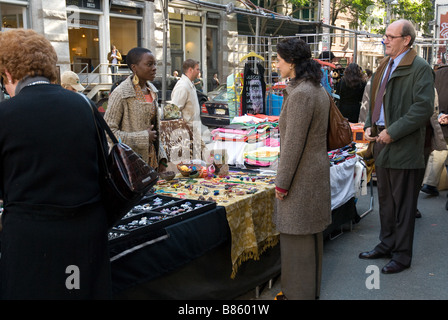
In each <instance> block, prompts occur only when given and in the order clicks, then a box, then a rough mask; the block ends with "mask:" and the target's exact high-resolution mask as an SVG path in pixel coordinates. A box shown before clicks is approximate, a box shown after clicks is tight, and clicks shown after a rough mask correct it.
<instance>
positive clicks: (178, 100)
mask: <svg viewBox="0 0 448 320" xmlns="http://www.w3.org/2000/svg"><path fill="white" fill-rule="evenodd" d="M199 72H200V70H199V62H197V61H194V60H192V59H187V60H186V61H185V62H184V64H183V74H182V76H181V78H180V79H179V81H177V83H176V85H175V86H174V88H173V91H172V92H171V101H172V103H174V104H175V105H177V106H178V107H179V109H180V110H181V112H182V118H183V119H184V121H185V122H186V123H187V125H188V126H189V127H190V129H191V132H192V134H193V145H192V147H193V150H192V151H193V153H192V156H193V159H201V158H202V148H203V145H204V144H203V142H202V137H201V131H202V130H201V126H202V122H201V115H200V106H199V101H198V96H197V93H196V88H195V86H194V84H193V81H194V80H195V79H196V78H197V77H198V75H199Z"/></svg>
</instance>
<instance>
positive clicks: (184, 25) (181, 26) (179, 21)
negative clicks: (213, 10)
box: [169, 13, 203, 74]
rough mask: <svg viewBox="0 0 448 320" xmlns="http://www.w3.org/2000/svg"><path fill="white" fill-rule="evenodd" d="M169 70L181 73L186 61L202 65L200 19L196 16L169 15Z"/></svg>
mask: <svg viewBox="0 0 448 320" xmlns="http://www.w3.org/2000/svg"><path fill="white" fill-rule="evenodd" d="M169 19H170V52H171V70H172V71H174V70H177V71H179V73H180V74H181V73H182V64H183V61H184V60H186V59H194V60H197V61H199V62H200V63H202V45H203V44H202V24H201V21H202V18H201V17H200V16H197V15H188V14H180V13H169Z"/></svg>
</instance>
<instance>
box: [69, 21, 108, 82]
mask: <svg viewBox="0 0 448 320" xmlns="http://www.w3.org/2000/svg"><path fill="white" fill-rule="evenodd" d="M68 27H69V29H68V40H69V47H70V61H71V63H72V69H73V71H75V72H77V73H79V72H82V73H87V72H92V71H94V70H95V71H96V72H98V69H96V68H97V66H98V65H99V63H100V57H99V35H98V16H97V15H92V14H85V13H81V14H80V17H79V20H78V21H76V22H75V23H71V21H70V19H69V20H68Z"/></svg>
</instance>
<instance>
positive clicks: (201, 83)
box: [194, 72, 204, 92]
mask: <svg viewBox="0 0 448 320" xmlns="http://www.w3.org/2000/svg"><path fill="white" fill-rule="evenodd" d="M194 86H195V87H196V90H198V91H200V92H202V91H203V90H204V81H203V80H202V76H201V72H199V74H198V76H197V78H196V79H194Z"/></svg>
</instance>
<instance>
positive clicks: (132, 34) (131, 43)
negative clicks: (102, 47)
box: [110, 17, 141, 64]
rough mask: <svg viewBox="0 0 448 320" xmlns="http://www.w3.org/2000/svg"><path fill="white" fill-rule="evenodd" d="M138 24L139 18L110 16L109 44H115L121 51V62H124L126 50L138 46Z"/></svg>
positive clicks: (139, 37) (139, 23)
mask: <svg viewBox="0 0 448 320" xmlns="http://www.w3.org/2000/svg"><path fill="white" fill-rule="evenodd" d="M140 25H141V22H140V21H139V20H131V19H122V18H115V17H111V18H110V44H111V45H115V46H116V47H117V49H118V51H120V52H121V55H122V56H123V61H122V62H121V63H123V64H125V63H126V61H125V59H126V55H127V53H128V51H129V50H131V49H132V48H135V47H138V46H140V39H141V36H140V29H141V27H140Z"/></svg>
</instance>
